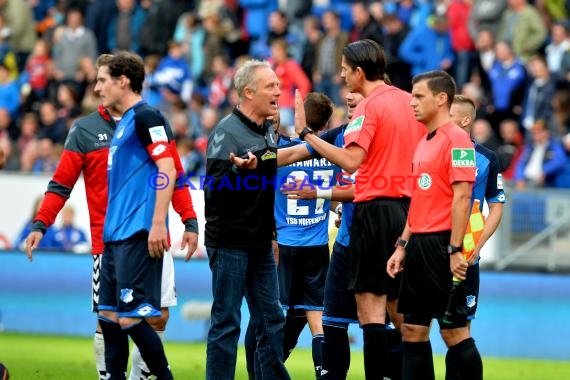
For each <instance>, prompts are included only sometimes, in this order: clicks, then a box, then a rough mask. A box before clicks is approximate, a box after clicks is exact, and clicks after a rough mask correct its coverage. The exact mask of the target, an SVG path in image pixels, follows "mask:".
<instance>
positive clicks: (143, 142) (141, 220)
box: [103, 101, 172, 242]
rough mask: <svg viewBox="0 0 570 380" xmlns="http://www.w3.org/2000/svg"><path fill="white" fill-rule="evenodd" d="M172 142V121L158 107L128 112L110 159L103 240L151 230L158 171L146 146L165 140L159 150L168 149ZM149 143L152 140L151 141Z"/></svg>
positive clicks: (137, 107)
mask: <svg viewBox="0 0 570 380" xmlns="http://www.w3.org/2000/svg"><path fill="white" fill-rule="evenodd" d="M171 139H172V131H171V130H170V126H169V125H168V122H167V121H166V120H165V119H164V117H163V116H162V114H160V112H159V111H158V110H156V109H155V108H152V107H150V106H149V105H147V104H146V103H145V102H143V101H141V102H139V103H137V104H136V105H135V106H134V107H132V108H130V109H129V110H127V112H125V114H124V115H123V117H122V119H121V121H120V122H119V124H118V125H117V128H116V132H115V134H114V136H113V139H112V140H111V146H110V148H109V156H108V158H107V160H108V161H107V183H108V197H109V199H108V201H107V214H106V216H105V227H104V229H103V240H104V241H105V242H115V241H121V240H125V239H127V238H129V237H131V236H133V235H134V234H136V233H137V232H141V231H147V232H148V231H150V228H151V225H152V217H153V214H154V207H155V201H156V191H157V190H156V188H155V187H154V186H152V183H151V182H150V179H152V178H153V176H156V175H157V172H158V168H157V166H156V164H155V163H154V161H153V160H152V158H151V157H150V155H149V153H148V152H147V149H146V147H147V146H148V145H149V144H148V143H149V142H161V141H164V142H165V145H160V146H158V147H157V148H156V149H160V148H162V149H168V148H167V147H166V144H168V141H170V140H171ZM147 140H148V141H147Z"/></svg>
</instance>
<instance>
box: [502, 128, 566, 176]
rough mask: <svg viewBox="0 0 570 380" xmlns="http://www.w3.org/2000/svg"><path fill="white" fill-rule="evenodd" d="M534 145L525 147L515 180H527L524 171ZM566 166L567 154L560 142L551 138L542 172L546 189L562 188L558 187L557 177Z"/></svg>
mask: <svg viewBox="0 0 570 380" xmlns="http://www.w3.org/2000/svg"><path fill="white" fill-rule="evenodd" d="M533 150H534V145H533V144H532V143H529V144H527V145H525V147H524V149H523V152H522V154H521V157H520V159H519V162H518V163H517V167H516V169H515V175H514V178H513V179H514V180H515V181H520V180H525V176H524V171H525V167H526V165H527V164H528V162H529V160H530V157H531V155H532V152H533ZM565 165H566V152H565V150H564V146H563V145H562V143H561V142H560V140H558V139H556V138H550V140H549V142H548V146H547V147H546V152H545V153H544V159H543V161H542V172H543V173H544V187H560V186H557V185H556V177H557V176H558V175H559V174H560V173H561V172H562V169H563V168H564V166H565Z"/></svg>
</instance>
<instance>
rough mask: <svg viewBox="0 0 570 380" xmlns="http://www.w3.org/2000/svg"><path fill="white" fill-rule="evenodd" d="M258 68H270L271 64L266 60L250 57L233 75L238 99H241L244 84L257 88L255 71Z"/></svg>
mask: <svg viewBox="0 0 570 380" xmlns="http://www.w3.org/2000/svg"><path fill="white" fill-rule="evenodd" d="M259 68H268V69H271V65H270V64H269V62H267V61H259V60H257V59H251V60H249V61H247V62H246V63H244V64H243V65H242V66H241V67H240V68H239V69H238V71H237V72H236V75H235V76H234V86H235V88H236V91H237V94H238V96H239V99H240V100H242V99H243V91H244V89H245V87H246V86H249V88H251V89H253V90H254V91H255V90H257V78H256V77H255V72H256V71H257V69H259Z"/></svg>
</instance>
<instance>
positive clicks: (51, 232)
mask: <svg viewBox="0 0 570 380" xmlns="http://www.w3.org/2000/svg"><path fill="white" fill-rule="evenodd" d="M30 232H32V223H27V224H26V225H25V226H24V228H23V229H22V231H21V232H20V235H18V238H17V239H16V242H15V244H14V248H16V249H21V250H25V249H26V238H27V237H28V235H29V234H30ZM55 233H56V229H55V227H54V226H50V227H48V229H47V230H46V232H45V234H44V236H43V238H42V240H40V243H39V244H38V247H37V248H38V249H40V250H41V249H49V250H63V245H62V244H61V241H59V240H58V239H56V238H55Z"/></svg>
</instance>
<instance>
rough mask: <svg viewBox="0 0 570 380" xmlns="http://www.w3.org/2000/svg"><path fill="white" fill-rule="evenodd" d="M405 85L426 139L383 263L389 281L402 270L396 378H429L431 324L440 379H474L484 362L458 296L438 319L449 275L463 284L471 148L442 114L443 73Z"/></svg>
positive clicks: (450, 90)
mask: <svg viewBox="0 0 570 380" xmlns="http://www.w3.org/2000/svg"><path fill="white" fill-rule="evenodd" d="M412 84H413V89H412V101H411V103H410V104H411V106H412V108H413V110H414V113H415V116H416V119H417V120H418V121H421V122H423V123H425V125H426V127H427V130H428V134H427V135H426V136H425V138H423V139H422V140H421V141H420V143H419V144H418V146H417V148H416V151H415V153H414V158H413V161H412V171H413V174H414V177H415V178H417V183H416V185H415V186H414V188H413V191H412V202H411V205H410V212H409V214H408V221H407V223H406V227H405V228H404V231H403V233H402V236H401V237H400V239H399V240H398V242H399V244H398V245H397V248H396V250H395V252H394V254H393V255H392V257H391V258H390V260H389V261H388V265H387V272H388V274H389V275H390V276H392V277H395V276H396V275H397V274H398V273H399V272H401V271H402V270H403V275H402V287H401V290H400V299H399V305H398V311H399V312H401V313H403V314H404V323H403V324H402V337H403V340H404V344H403V345H404V372H403V378H404V379H406V380H411V379H421V380H430V379H434V378H435V375H434V370H433V357H432V350H431V343H430V341H429V331H430V326H431V321H432V319H433V318H436V319H437V320H438V322H439V326H440V331H441V336H442V337H443V340H444V341H445V344H446V345H447V347H448V351H447V356H446V358H445V364H446V372H447V376H448V377H446V379H447V378H453V379H462V380H479V379H482V378H483V364H482V361H481V356H480V355H479V351H478V350H477V347H476V346H475V341H474V340H473V339H472V338H471V335H470V333H469V329H468V328H467V308H466V306H465V301H464V300H465V297H459V298H458V299H462V300H463V302H458V303H457V305H455V308H454V313H453V318H452V320H451V321H450V322H451V323H443V320H442V319H443V316H444V314H445V311H446V309H447V305H448V301H449V297H450V293H451V287H452V277H456V278H458V279H460V280H465V276H466V272H467V261H465V259H464V258H463V254H462V242H463V236H464V234H465V229H466V227H467V223H468V218H469V212H470V207H471V190H472V185H473V182H475V168H476V166H475V149H474V148H473V143H472V142H471V140H470V139H469V136H468V135H467V134H466V133H465V132H464V131H463V130H461V128H459V127H458V126H457V125H455V124H453V123H452V121H451V119H450V116H449V110H450V107H451V103H452V101H453V97H454V95H455V82H454V81H453V78H451V76H450V75H449V74H447V73H446V72H444V71H430V72H427V73H424V74H420V75H417V76H415V77H414V79H413V81H412ZM408 242H409V244H408ZM404 260H405V266H404ZM460 289H461V288H460Z"/></svg>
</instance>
